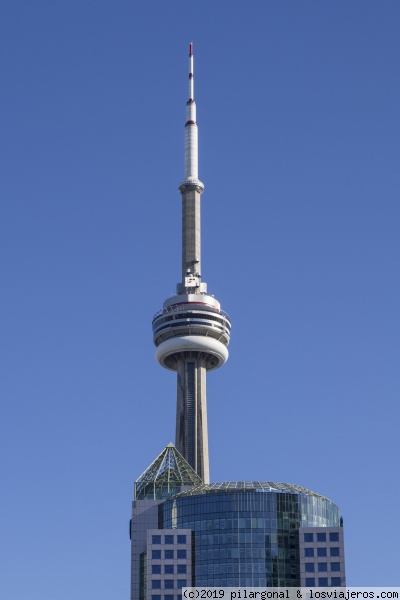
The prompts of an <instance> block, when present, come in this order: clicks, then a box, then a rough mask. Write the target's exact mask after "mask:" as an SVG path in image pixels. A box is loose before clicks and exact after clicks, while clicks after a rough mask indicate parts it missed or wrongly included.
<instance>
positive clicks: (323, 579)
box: [318, 577, 328, 587]
mask: <svg viewBox="0 0 400 600" xmlns="http://www.w3.org/2000/svg"><path fill="white" fill-rule="evenodd" d="M318 585H319V586H320V587H328V578H327V577H319V578H318Z"/></svg>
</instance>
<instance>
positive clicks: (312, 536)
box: [304, 533, 314, 542]
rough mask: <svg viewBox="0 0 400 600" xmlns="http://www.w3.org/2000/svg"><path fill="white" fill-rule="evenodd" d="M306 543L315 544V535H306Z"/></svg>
mask: <svg viewBox="0 0 400 600" xmlns="http://www.w3.org/2000/svg"><path fill="white" fill-rule="evenodd" d="M304 541H305V542H313V541H314V534H313V533H305V534H304Z"/></svg>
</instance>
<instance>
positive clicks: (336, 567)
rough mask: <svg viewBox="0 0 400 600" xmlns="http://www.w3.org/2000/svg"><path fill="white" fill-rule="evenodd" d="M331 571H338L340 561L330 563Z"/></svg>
mask: <svg viewBox="0 0 400 600" xmlns="http://www.w3.org/2000/svg"><path fill="white" fill-rule="evenodd" d="M331 571H340V562H333V563H331Z"/></svg>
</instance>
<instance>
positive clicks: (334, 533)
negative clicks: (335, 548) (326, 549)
mask: <svg viewBox="0 0 400 600" xmlns="http://www.w3.org/2000/svg"><path fill="white" fill-rule="evenodd" d="M329 541H330V542H338V541H339V533H338V532H337V531H331V532H330V534H329Z"/></svg>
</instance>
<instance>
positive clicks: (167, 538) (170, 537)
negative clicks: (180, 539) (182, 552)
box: [165, 535, 174, 544]
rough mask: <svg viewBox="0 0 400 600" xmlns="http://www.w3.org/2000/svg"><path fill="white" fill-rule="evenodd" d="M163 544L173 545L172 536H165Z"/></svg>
mask: <svg viewBox="0 0 400 600" xmlns="http://www.w3.org/2000/svg"><path fill="white" fill-rule="evenodd" d="M165 543H166V544H173V543H174V536H173V535H166V536H165Z"/></svg>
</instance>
